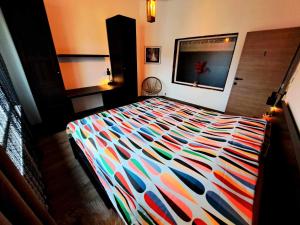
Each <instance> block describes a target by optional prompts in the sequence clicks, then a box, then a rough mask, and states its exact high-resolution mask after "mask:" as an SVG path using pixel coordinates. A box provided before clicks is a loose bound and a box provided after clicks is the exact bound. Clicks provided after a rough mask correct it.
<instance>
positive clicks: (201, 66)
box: [194, 61, 209, 86]
mask: <svg viewBox="0 0 300 225" xmlns="http://www.w3.org/2000/svg"><path fill="white" fill-rule="evenodd" d="M206 65H207V61H203V62H202V61H198V62H196V63H195V73H196V75H195V80H194V86H197V84H198V82H199V77H200V75H201V74H202V73H205V72H206V71H209V68H208V67H207V66H206Z"/></svg>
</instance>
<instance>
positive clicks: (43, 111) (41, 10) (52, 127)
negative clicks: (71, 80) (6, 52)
mask: <svg viewBox="0 0 300 225" xmlns="http://www.w3.org/2000/svg"><path fill="white" fill-rule="evenodd" d="M1 9H2V11H3V14H4V17H5V20H6V23H7V25H8V28H9V31H10V33H11V36H12V39H13V41H14V44H15V46H16V49H17V52H18V54H19V57H20V60H21V63H22V66H23V68H24V71H25V74H26V77H27V80H28V83H29V86H30V89H31V92H32V94H33V97H34V100H35V102H36V104H37V107H38V110H39V112H40V115H41V117H42V121H43V125H45V126H44V127H45V128H46V130H47V131H51V132H55V131H59V130H63V129H65V128H66V124H67V122H68V121H69V117H70V116H71V115H72V110H73V109H72V105H71V102H70V100H68V99H67V97H66V95H65V88H64V84H63V80H62V77H61V74H60V68H59V64H58V60H57V57H56V52H55V47H54V44H53V40H52V35H51V31H50V27H49V23H48V19H47V15H46V11H45V7H44V3H43V1H42V0H26V1H16V0H9V1H8V0H4V1H3V2H2V3H1Z"/></svg>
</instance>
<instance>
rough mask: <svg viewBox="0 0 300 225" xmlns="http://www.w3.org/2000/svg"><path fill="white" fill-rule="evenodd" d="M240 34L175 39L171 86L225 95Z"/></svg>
mask: <svg viewBox="0 0 300 225" xmlns="http://www.w3.org/2000/svg"><path fill="white" fill-rule="evenodd" d="M237 39H238V33H229V34H218V35H207V36H198V37H189V38H179V39H175V47H174V59H173V73H172V83H175V84H180V85H187V86H192V87H198V88H206V89H213V90H216V91H224V88H225V85H226V82H227V77H228V73H229V69H230V66H231V62H232V58H233V54H234V51H235V47H236V43H237Z"/></svg>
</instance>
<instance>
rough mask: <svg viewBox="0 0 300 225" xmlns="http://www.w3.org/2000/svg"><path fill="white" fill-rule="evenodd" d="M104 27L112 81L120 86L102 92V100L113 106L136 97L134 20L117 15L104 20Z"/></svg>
mask: <svg viewBox="0 0 300 225" xmlns="http://www.w3.org/2000/svg"><path fill="white" fill-rule="evenodd" d="M106 29H107V38H108V45H109V55H110V62H111V70H112V76H113V81H114V82H115V83H118V84H121V85H122V87H121V88H119V89H118V90H116V91H113V92H106V93H103V101H104V106H107V107H114V106H118V105H124V104H128V103H131V102H133V101H135V100H136V98H137V59H136V22H135V19H132V18H129V17H125V16H122V15H117V16H114V17H111V18H109V19H107V20H106Z"/></svg>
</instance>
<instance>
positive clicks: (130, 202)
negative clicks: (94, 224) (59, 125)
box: [67, 98, 266, 225]
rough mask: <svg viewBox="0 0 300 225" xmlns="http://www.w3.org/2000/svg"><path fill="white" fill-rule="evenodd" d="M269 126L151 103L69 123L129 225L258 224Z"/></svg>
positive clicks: (258, 121) (164, 102) (155, 100)
mask: <svg viewBox="0 0 300 225" xmlns="http://www.w3.org/2000/svg"><path fill="white" fill-rule="evenodd" d="M265 128H266V121H264V120H261V119H254V118H246V117H239V116H228V115H224V114H220V113H215V112H210V111H206V110H202V109H196V108H194V107H191V106H187V105H184V104H180V103H177V102H173V101H169V100H166V99H163V98H152V99H148V100H145V101H141V102H138V103H133V104H130V105H127V106H124V107H119V108H116V109H112V110H108V111H104V112H101V113H99V114H94V115H91V116H88V117H85V118H83V119H81V120H76V121H74V122H71V123H69V124H68V128H67V132H68V133H69V134H70V135H72V137H73V138H74V140H75V141H76V143H77V144H78V145H79V146H80V148H81V149H82V151H83V152H84V154H85V156H86V157H87V159H88V160H89V162H90V164H91V166H92V167H93V169H94V170H95V172H96V174H97V175H98V178H99V180H100V182H101V183H102V185H103V186H104V188H105V189H106V191H107V194H108V196H109V198H110V200H111V202H112V203H113V205H114V207H115V209H116V210H117V211H118V213H119V214H120V216H121V217H122V219H123V220H124V221H125V222H126V223H127V224H193V225H200V224H201V225H202V224H218V223H219V224H224V223H226V224H251V222H252V208H253V199H254V192H255V190H254V189H255V185H256V181H257V176H258V166H259V155H260V151H261V147H262V143H263V141H264V134H265Z"/></svg>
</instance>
